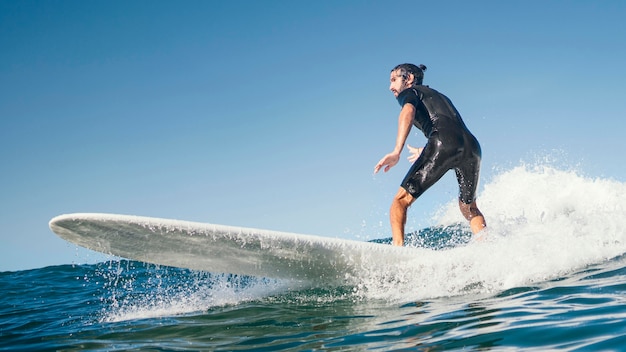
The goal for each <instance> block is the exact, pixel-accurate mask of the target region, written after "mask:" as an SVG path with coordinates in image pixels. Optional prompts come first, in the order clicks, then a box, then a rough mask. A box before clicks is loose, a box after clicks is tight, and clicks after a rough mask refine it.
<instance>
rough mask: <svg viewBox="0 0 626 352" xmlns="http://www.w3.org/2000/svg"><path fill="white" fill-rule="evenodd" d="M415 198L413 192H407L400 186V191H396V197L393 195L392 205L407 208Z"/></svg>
mask: <svg viewBox="0 0 626 352" xmlns="http://www.w3.org/2000/svg"><path fill="white" fill-rule="evenodd" d="M414 201H415V198H413V196H412V195H411V193H409V192H407V191H406V190H405V189H404V188H402V187H401V188H400V190H399V191H398V193H396V195H395V197H393V203H392V205H391V206H392V207H394V206H399V207H401V208H404V209H407V208H408V207H409V206H411V204H413V202H414Z"/></svg>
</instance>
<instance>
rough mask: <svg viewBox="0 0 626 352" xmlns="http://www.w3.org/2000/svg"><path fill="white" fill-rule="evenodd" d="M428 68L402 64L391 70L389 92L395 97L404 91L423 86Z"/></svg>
mask: <svg viewBox="0 0 626 352" xmlns="http://www.w3.org/2000/svg"><path fill="white" fill-rule="evenodd" d="M424 71H426V66H424V65H419V66H415V65H413V64H400V65H398V66H396V67H394V68H393V70H391V76H390V78H389V81H390V82H391V84H390V85H389V90H391V92H392V93H393V95H394V96H396V97H397V96H398V95H399V94H400V93H401V92H402V91H403V90H405V89H407V88H410V87H413V86H416V85H419V84H422V81H423V80H424Z"/></svg>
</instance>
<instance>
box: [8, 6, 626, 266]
mask: <svg viewBox="0 0 626 352" xmlns="http://www.w3.org/2000/svg"><path fill="white" fill-rule="evenodd" d="M624 15H626V2H623V1H617V0H616V1H608V0H607V1H601V2H600V1H599V2H593V1H554V0H549V1H472V2H469V1H437V2H434V1H414V2H412V4H411V5H407V4H405V3H403V4H402V5H397V4H391V3H389V2H388V1H351V0H342V1H291V0H285V1H241V0H236V1H185V2H176V1H78V0H77V1H62V0H61V1H0V116H1V119H0V165H1V166H0V167H1V172H0V225H1V228H2V231H1V232H0V241H1V246H0V271H5V270H21V269H28V268H36V267H42V266H46V265H54V264H69V263H72V262H77V263H81V262H85V261H89V260H97V256H95V255H94V254H93V253H92V252H88V251H86V250H81V249H77V248H76V246H74V245H71V244H68V243H66V242H64V241H63V240H61V239H59V238H57V237H56V236H55V235H54V234H53V233H52V232H50V230H49V229H48V221H49V220H50V218H52V217H54V216H56V215H59V214H63V213H71V212H109V213H121V214H132V215H143V216H156V217H164V218H175V219H181V220H191V221H201V222H212V223H218V224H226V225H236V226H247V227H258V228H267V229H273V230H281V231H291V232H298V233H308V234H318V235H323V236H330V237H341V238H351V239H365V238H376V237H387V236H388V235H389V230H388V224H387V209H388V206H389V202H390V200H391V196H392V195H393V194H394V193H395V192H396V191H397V188H398V185H399V183H400V181H401V179H402V177H403V176H404V174H405V172H406V171H407V169H408V167H409V164H408V162H406V161H403V162H401V163H400V164H399V165H398V166H396V168H394V169H392V170H391V171H390V172H389V173H387V174H379V175H376V176H374V175H373V174H372V170H373V167H374V165H375V164H376V162H378V160H379V159H380V158H381V157H382V156H383V155H384V154H386V153H387V152H389V151H391V149H392V148H393V146H394V142H395V134H396V127H397V126H396V123H397V114H398V112H399V106H398V105H397V103H396V101H395V99H394V97H393V95H392V94H391V93H390V92H389V91H388V86H389V82H388V80H389V71H390V70H391V68H392V67H393V66H395V65H397V64H399V63H403V62H412V63H415V64H420V63H423V64H425V65H427V66H428V70H427V72H426V75H425V80H424V83H425V84H428V85H430V86H432V87H434V88H436V89H438V90H440V91H442V92H444V93H445V94H446V95H448V96H449V97H450V98H451V99H452V100H453V102H454V103H455V104H456V106H457V108H458V109H459V110H460V112H461V114H462V115H463V118H464V119H465V121H466V123H467V125H468V126H469V127H470V129H471V130H472V131H473V132H474V134H475V135H476V136H477V137H478V138H479V140H480V142H481V144H482V148H483V175H482V178H483V180H482V182H483V184H484V183H485V182H488V181H489V178H490V177H491V176H492V175H493V174H494V173H496V172H497V171H496V170H500V169H503V168H504V169H506V168H507V167H511V166H514V165H517V164H519V162H520V160H533V159H534V158H537V156H541V155H545V154H554V153H555V152H554V151H558V152H557V153H556V154H558V155H560V156H561V157H562V158H564V159H566V162H567V163H569V164H571V165H577V167H579V168H580V169H582V171H583V172H584V173H586V174H587V175H590V176H593V177H609V178H614V179H617V180H621V181H623V180H625V179H626V177H625V176H626V166H624V155H623V152H624V146H623V145H622V140H623V136H624V132H625V131H626V122H624V117H625V116H626V99H624V96H626V85H625V84H624V82H626V66H625V65H624V63H625V62H626V46H624V43H626V23H625V22H624V20H623V18H624ZM424 142H425V141H424V138H423V137H422V136H421V134H420V133H419V131H417V130H413V131H412V133H411V137H410V139H409V143H410V144H414V145H422V144H423V143H424ZM405 156H406V154H405ZM581 191H584V190H581ZM455 195H456V185H455V183H454V178H453V176H450V177H448V176H446V178H444V180H442V182H441V183H440V184H438V185H436V186H435V187H434V188H433V189H431V190H430V191H429V192H427V194H425V195H424V196H423V198H421V199H420V200H419V201H418V202H417V203H416V204H415V205H414V206H413V208H412V209H411V216H412V218H413V219H414V220H413V222H412V224H414V225H413V226H417V227H420V226H427V225H428V221H429V220H428V218H429V216H430V215H431V214H432V212H433V211H434V210H436V209H437V207H438V206H440V205H441V204H443V203H446V202H448V201H450V200H452V199H454V198H455Z"/></svg>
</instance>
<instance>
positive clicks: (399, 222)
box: [389, 187, 415, 246]
mask: <svg viewBox="0 0 626 352" xmlns="http://www.w3.org/2000/svg"><path fill="white" fill-rule="evenodd" d="M414 201H415V198H413V196H412V195H411V194H410V193H409V192H407V191H406V190H405V189H404V188H402V187H400V190H399V191H398V193H397V194H396V196H395V197H394V198H393V201H392V202H391V209H390V210H389V221H390V222H391V236H392V238H391V239H392V244H393V245H394V246H403V245H404V225H405V224H406V213H407V210H408V209H409V207H410V206H411V204H413V202H414Z"/></svg>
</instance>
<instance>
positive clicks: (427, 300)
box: [0, 165, 626, 351]
mask: <svg viewBox="0 0 626 352" xmlns="http://www.w3.org/2000/svg"><path fill="white" fill-rule="evenodd" d="M479 201H480V206H481V210H482V211H483V213H485V215H486V218H487V220H488V225H489V229H488V233H487V234H486V236H485V238H484V239H483V240H481V241H471V240H470V239H469V236H468V235H467V231H466V228H464V227H463V226H465V225H459V224H462V223H463V222H462V221H461V220H460V219H459V214H458V210H457V209H456V204H454V203H455V202H451V203H450V204H449V205H446V206H444V207H442V209H440V211H439V212H438V214H437V216H436V221H435V222H436V224H437V225H436V226H433V227H431V228H427V229H423V230H421V231H417V232H416V233H414V234H412V236H411V237H410V238H409V241H408V242H409V244H410V245H412V246H418V247H425V248H429V251H426V252H424V253H425V254H424V255H423V256H422V257H420V258H416V259H415V262H411V263H402V265H399V266H396V267H393V268H378V269H377V272H372V271H367V272H363V273H362V274H361V275H360V276H359V277H355V278H351V280H350V281H349V282H346V284H345V285H343V286H340V287H324V286H320V285H310V286H307V285H306V283H302V282H298V283H294V282H290V281H288V280H274V279H267V278H255V277H246V276H238V275H228V274H219V273H206V272H197V271H191V270H187V269H179V268H171V267H163V266H156V265H152V264H145V263H141V262H135V261H128V260H124V259H117V258H112V259H111V260H110V261H107V262H102V263H98V264H89V265H70V264H68V265H61V266H52V267H45V268H40V269H33V270H23V271H16V272H0V297H1V298H0V351H74V350H81V351H83V350H85V351H132V350H136V351H183V350H184V351H239V350H255V351H277V350H281V351H313V350H319V351H355V350H356V351H360V350H374V351H396V350H417V351H443V350H446V351H447V350H490V351H518V350H520V351H521V350H523V351H549V350H559V351H626V254H625V253H626V230H625V229H626V226H625V225H626V217H625V216H624V215H625V214H626V184H625V183H623V182H620V181H616V180H611V179H606V178H590V177H586V176H583V175H581V174H579V173H578V172H576V171H572V170H562V169H557V168H554V167H550V166H528V165H522V166H518V167H514V168H512V169H510V170H507V171H503V172H501V173H500V174H498V175H497V176H495V177H494V178H493V179H492V180H490V181H489V182H488V183H487V184H486V185H485V186H484V187H483V191H482V192H481V194H480V200H479ZM51 236H53V234H51Z"/></svg>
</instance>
